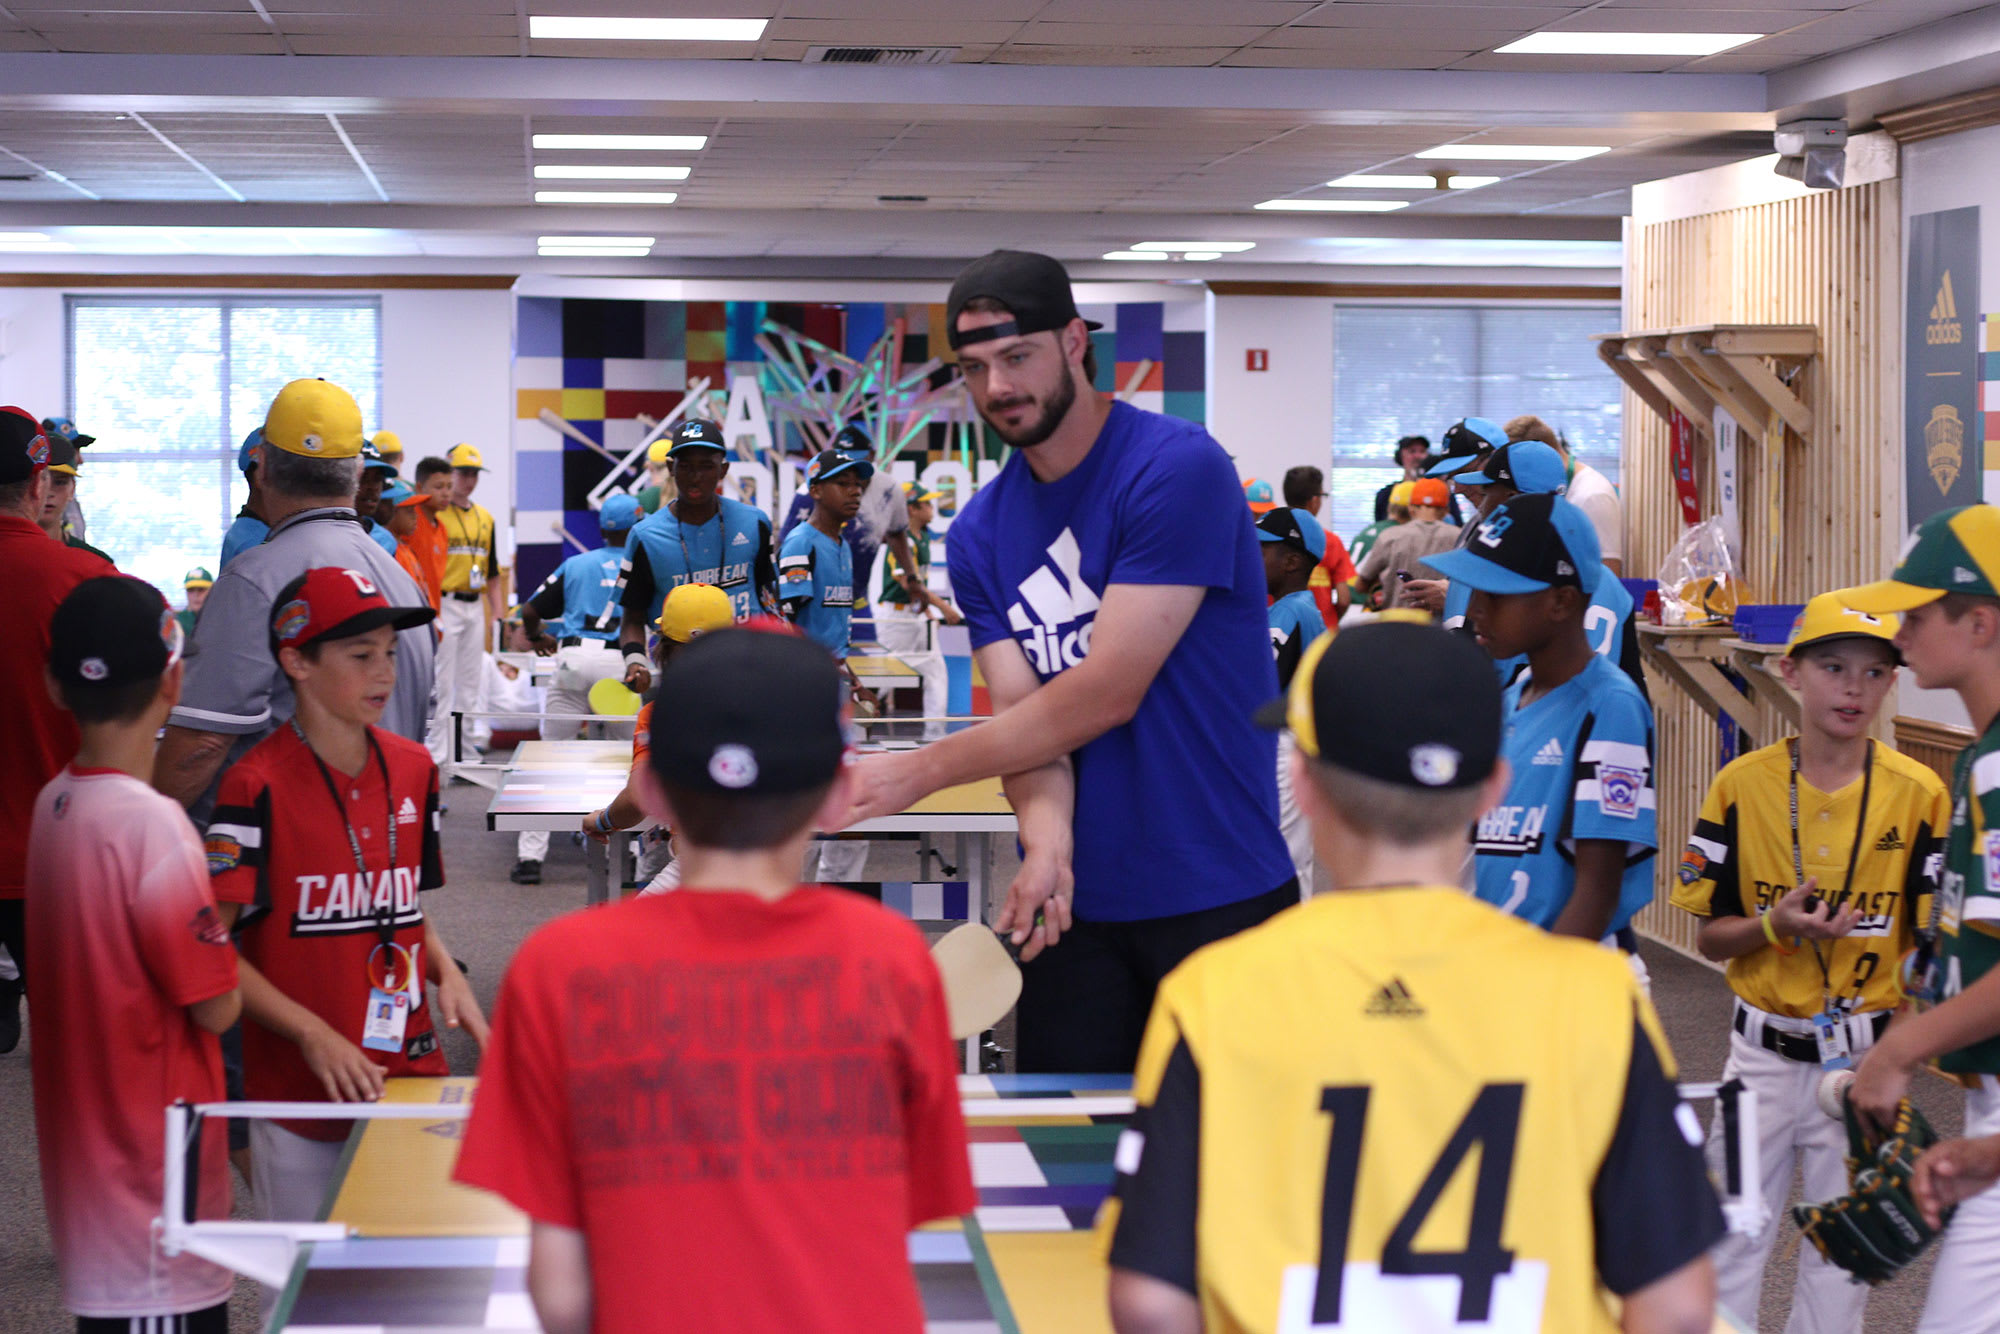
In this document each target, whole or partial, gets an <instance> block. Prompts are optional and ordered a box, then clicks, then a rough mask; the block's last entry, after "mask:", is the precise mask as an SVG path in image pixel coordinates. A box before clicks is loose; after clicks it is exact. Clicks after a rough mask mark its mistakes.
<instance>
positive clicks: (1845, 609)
mask: <svg viewBox="0 0 2000 1334" xmlns="http://www.w3.org/2000/svg"><path fill="white" fill-rule="evenodd" d="M1853 591H1854V590H1853V589H1850V588H1842V589H1836V590H1835V591H1834V592H1831V593H1821V594H1820V595H1819V596H1818V597H1816V598H1814V599H1813V600H1812V601H1810V602H1808V603H1806V605H1805V606H1804V608H1802V609H1801V610H1800V612H1799V614H1798V616H1797V617H1796V618H1794V619H1793V621H1792V633H1791V635H1790V637H1789V638H1787V639H1786V640H1785V656H1786V657H1791V656H1792V655H1793V654H1795V653H1797V652H1799V651H1800V650H1801V649H1808V648H1811V647H1812V646H1813V645H1814V644H1824V643H1826V642H1827V641H1828V640H1832V639H1879V640H1881V641H1882V642H1883V643H1885V644H1887V643H1888V642H1889V641H1890V640H1892V639H1894V638H1895V637H1896V631H1897V629H1898V628H1899V627H1900V626H1901V625H1902V620H1901V618H1900V617H1898V616H1897V615H1896V614H1895V613H1894V612H1885V613H1883V614H1882V615H1880V616H1877V615H1875V614H1874V613H1873V612H1866V611H1857V610H1855V609H1854V608H1853V607H1850V606H1848V605H1847V602H1846V601H1845V598H1846V595H1847V594H1849V593H1851V592H1853ZM1890 651H1891V652H1892V653H1893V652H1895V650H1894V648H1893V647H1892V648H1891V649H1890ZM1901 660H1902V655H1901V654H1897V661H1899V662H1900V661H1901Z"/></svg>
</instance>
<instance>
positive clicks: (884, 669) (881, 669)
mask: <svg viewBox="0 0 2000 1334" xmlns="http://www.w3.org/2000/svg"><path fill="white" fill-rule="evenodd" d="M847 669H848V670H849V671H851V672H853V673H854V679H855V680H856V681H859V682H860V683H861V684H862V685H864V686H866V687H868V688H869V689H870V690H873V691H876V692H877V693H880V692H881V691H884V690H902V689H906V688H907V687H910V686H916V685H922V684H923V677H922V676H920V675H919V674H918V672H917V669H916V668H914V667H912V666H911V665H910V664H909V663H907V662H904V661H903V660H902V659H901V658H899V657H897V656H895V655H894V654H893V653H879V652H876V653H853V654H849V655H848V658H847Z"/></svg>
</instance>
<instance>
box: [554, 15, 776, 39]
mask: <svg viewBox="0 0 2000 1334" xmlns="http://www.w3.org/2000/svg"><path fill="white" fill-rule="evenodd" d="M768 22H770V20H769V19H646V18H576V17H571V16H569V15H564V14H530V15H529V16H528V36H530V37H536V38H570V39H576V40H582V41H598V42H754V41H756V40H757V39H758V38H759V37H762V36H763V35H764V25H765V24H766V23H768Z"/></svg>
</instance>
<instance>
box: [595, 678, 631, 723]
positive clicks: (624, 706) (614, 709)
mask: <svg viewBox="0 0 2000 1334" xmlns="http://www.w3.org/2000/svg"><path fill="white" fill-rule="evenodd" d="M590 711H591V712H592V713H602V714H614V715H618V716H621V717H626V718H629V717H631V716H632V715H633V714H636V713H637V712H639V694H638V692H637V691H635V690H633V689H632V687H630V686H628V685H626V684H625V683H624V682H623V681H620V680H619V679H618V678H617V677H614V676H607V677H605V678H604V679H603V680H602V681H599V682H598V683H597V684H596V685H594V686H592V687H591V688H590Z"/></svg>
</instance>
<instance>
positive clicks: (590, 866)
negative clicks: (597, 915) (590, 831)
mask: <svg viewBox="0 0 2000 1334" xmlns="http://www.w3.org/2000/svg"><path fill="white" fill-rule="evenodd" d="M614 837H615V836H614ZM611 861H612V856H611V849H610V848H608V847H605V846H602V845H600V844H599V843H598V841H597V840H596V839H594V838H586V839H585V840H583V901H584V903H585V904H587V905H589V906H590V907H593V908H594V907H596V906H597V905H598V904H600V903H605V902H608V901H609V900H610V898H611V890H610V885H611V874H610V872H611Z"/></svg>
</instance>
